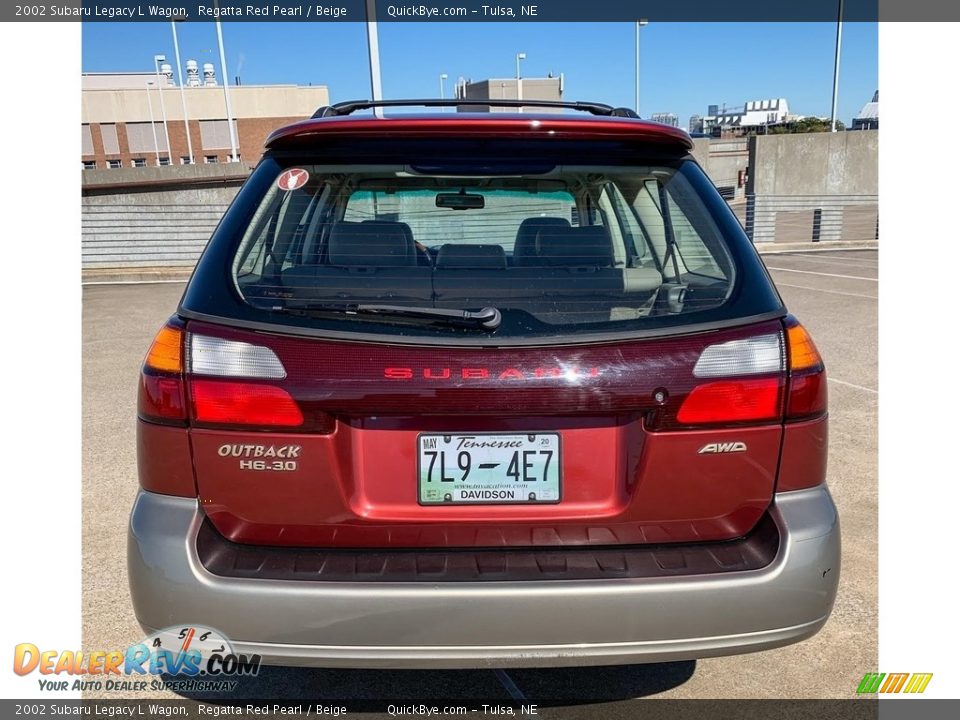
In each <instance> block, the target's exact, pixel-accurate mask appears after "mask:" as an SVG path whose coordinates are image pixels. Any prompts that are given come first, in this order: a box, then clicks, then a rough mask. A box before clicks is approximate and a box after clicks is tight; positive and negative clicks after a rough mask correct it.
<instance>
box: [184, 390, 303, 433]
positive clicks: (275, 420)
mask: <svg viewBox="0 0 960 720" xmlns="http://www.w3.org/2000/svg"><path fill="white" fill-rule="evenodd" d="M190 399H191V403H192V406H193V418H194V419H195V420H197V421H198V422H201V423H213V424H217V425H260V426H268V427H296V426H299V425H302V424H303V413H301V412H300V408H299V407H298V406H297V403H296V401H294V399H293V398H292V397H290V394H289V393H288V392H287V391H286V390H284V389H283V388H278V387H274V386H272V385H260V384H257V383H246V382H232V381H224V380H197V379H193V380H191V382H190Z"/></svg>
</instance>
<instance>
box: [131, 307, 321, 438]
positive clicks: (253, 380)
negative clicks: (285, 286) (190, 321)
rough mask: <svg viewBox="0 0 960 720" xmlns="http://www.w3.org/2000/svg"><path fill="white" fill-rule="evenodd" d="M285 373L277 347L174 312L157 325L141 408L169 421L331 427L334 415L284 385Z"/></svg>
mask: <svg viewBox="0 0 960 720" xmlns="http://www.w3.org/2000/svg"><path fill="white" fill-rule="evenodd" d="M286 376H287V373H286V370H285V368H284V367H283V363H281V361H280V359H279V358H278V357H277V355H276V353H274V352H273V350H271V349H270V348H268V347H265V346H262V345H254V344H252V343H246V342H239V341H235V340H225V339H223V338H217V337H210V336H207V335H197V334H195V333H188V332H186V330H185V328H184V325H183V323H182V321H180V320H179V319H176V318H174V319H172V320H171V321H170V322H168V323H167V324H166V325H165V326H164V327H163V328H161V330H160V332H159V333H157V336H156V338H155V339H154V341H153V345H152V346H151V347H150V350H149V352H148V353H147V357H146V360H145V361H144V364H143V371H142V372H141V376H140V393H139V403H138V413H139V415H140V417H141V418H143V419H144V420H148V421H150V422H155V423H162V424H168V425H169V424H175V425H181V426H185V425H187V424H188V423H189V424H190V425H191V426H194V427H216V428H226V429H273V428H283V429H285V430H292V431H300V432H318V433H328V432H332V431H333V429H334V426H335V422H334V419H333V418H332V417H331V416H329V415H327V414H326V413H323V412H308V413H306V414H305V413H304V412H303V410H302V409H301V407H300V405H299V404H298V403H297V401H296V400H294V398H293V397H292V396H291V395H290V393H289V392H288V391H287V390H286V389H284V388H283V387H280V385H279V384H278V382H279V381H281V380H283V379H284V378H286Z"/></svg>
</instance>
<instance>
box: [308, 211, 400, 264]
mask: <svg viewBox="0 0 960 720" xmlns="http://www.w3.org/2000/svg"><path fill="white" fill-rule="evenodd" d="M327 256H328V258H329V260H330V264H331V265H338V266H340V267H407V266H409V265H416V264H417V255H416V249H415V247H414V244H413V234H412V233H411V232H410V227H409V226H408V225H406V223H400V222H387V221H383V220H378V221H376V222H359V223H356V222H338V223H334V225H333V227H332V228H331V229H330V242H329V245H328V248H327Z"/></svg>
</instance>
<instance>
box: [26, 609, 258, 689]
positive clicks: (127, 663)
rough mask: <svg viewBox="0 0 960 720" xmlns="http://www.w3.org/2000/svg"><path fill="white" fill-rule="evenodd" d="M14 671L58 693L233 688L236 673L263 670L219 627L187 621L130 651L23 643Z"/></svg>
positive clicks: (252, 672)
mask: <svg viewBox="0 0 960 720" xmlns="http://www.w3.org/2000/svg"><path fill="white" fill-rule="evenodd" d="M13 671H14V672H15V673H16V674H17V675H31V674H33V673H37V674H39V675H40V676H41V677H40V678H38V682H39V684H40V689H41V690H48V691H53V692H56V691H65V690H108V691H119V692H138V691H145V690H158V689H161V688H169V689H173V690H177V691H189V690H206V691H213V690H218V691H232V690H234V689H235V688H236V685H237V682H236V680H235V678H237V677H243V676H254V675H256V674H257V673H259V672H260V656H259V655H245V654H241V653H237V652H235V651H234V649H233V646H232V645H231V644H230V641H229V640H228V639H227V637H226V636H225V635H223V634H222V633H220V632H218V631H217V630H213V629H211V628H207V627H202V626H199V625H186V626H175V627H169V628H166V629H164V630H160V631H158V632H155V633H151V634H149V635H147V637H145V638H144V639H143V640H141V641H140V642H139V643H136V644H134V645H131V646H130V647H128V648H126V649H125V650H109V651H100V650H95V651H91V652H83V651H80V650H76V651H74V650H63V651H60V650H41V649H40V648H38V647H37V646H36V645H34V644H32V643H20V644H19V645H17V646H16V647H15V648H14V654H13ZM70 676H82V677H76V678H72V679H71V677H70Z"/></svg>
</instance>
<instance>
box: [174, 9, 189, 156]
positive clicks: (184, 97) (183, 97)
mask: <svg viewBox="0 0 960 720" xmlns="http://www.w3.org/2000/svg"><path fill="white" fill-rule="evenodd" d="M170 29H171V30H173V55H174V57H175V58H176V61H177V82H179V83H180V105H181V106H182V107H183V131H184V132H185V133H186V134H187V157H188V161H189V163H190V164H191V165H193V140H191V139H190V121H189V120H188V119H187V95H186V93H185V92H184V91H183V67H182V66H181V65H180V43H179V42H177V21H176V20H171V21H170ZM171 162H173V160H172V158H171Z"/></svg>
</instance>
